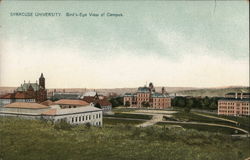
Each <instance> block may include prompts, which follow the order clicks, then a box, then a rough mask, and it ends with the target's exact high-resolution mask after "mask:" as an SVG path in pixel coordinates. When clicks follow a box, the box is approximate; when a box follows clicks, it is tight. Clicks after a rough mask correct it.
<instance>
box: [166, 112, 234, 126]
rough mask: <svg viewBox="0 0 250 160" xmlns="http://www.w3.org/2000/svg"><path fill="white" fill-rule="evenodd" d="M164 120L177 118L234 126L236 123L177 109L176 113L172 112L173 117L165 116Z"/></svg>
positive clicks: (178, 119) (186, 120)
mask: <svg viewBox="0 0 250 160" xmlns="http://www.w3.org/2000/svg"><path fill="white" fill-rule="evenodd" d="M166 120H177V121H185V122H203V123H215V124H225V125H230V126H234V127H236V125H235V124H234V123H232V122H228V121H223V120H219V119H214V118H209V117H204V116H200V115H197V114H194V113H191V112H190V113H189V112H183V111H179V112H178V113H175V114H173V117H171V118H170V119H168V118H166Z"/></svg>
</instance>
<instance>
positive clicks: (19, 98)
mask: <svg viewBox="0 0 250 160" xmlns="http://www.w3.org/2000/svg"><path fill="white" fill-rule="evenodd" d="M46 100H47V90H46V88H45V78H44V76H43V73H42V74H41V76H40V78H39V83H37V81H36V83H30V81H29V82H28V83H27V82H25V81H24V83H23V84H21V86H19V87H17V88H16V89H15V90H14V93H8V94H5V95H3V96H1V97H0V106H2V105H6V104H10V103H13V102H31V103H32V102H37V103H40V102H43V101H46Z"/></svg>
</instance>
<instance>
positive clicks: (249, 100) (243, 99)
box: [218, 98, 250, 102]
mask: <svg viewBox="0 0 250 160" xmlns="http://www.w3.org/2000/svg"><path fill="white" fill-rule="evenodd" d="M218 101H239V102H250V99H249V98H242V99H240V98H237V99H236V98H222V99H219V100H218Z"/></svg>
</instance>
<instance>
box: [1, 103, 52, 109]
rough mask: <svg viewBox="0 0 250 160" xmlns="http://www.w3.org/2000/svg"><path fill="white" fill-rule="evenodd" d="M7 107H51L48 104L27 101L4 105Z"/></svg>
mask: <svg viewBox="0 0 250 160" xmlns="http://www.w3.org/2000/svg"><path fill="white" fill-rule="evenodd" d="M3 107H5V108H26V109H44V108H49V107H48V106H45V105H42V104H38V103H26V102H14V103H10V104H7V105H4V106H3Z"/></svg>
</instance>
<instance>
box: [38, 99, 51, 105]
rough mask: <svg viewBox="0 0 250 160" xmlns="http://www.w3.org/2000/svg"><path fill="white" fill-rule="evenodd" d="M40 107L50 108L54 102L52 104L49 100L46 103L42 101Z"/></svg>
mask: <svg viewBox="0 0 250 160" xmlns="http://www.w3.org/2000/svg"><path fill="white" fill-rule="evenodd" d="M40 104H42V105H45V106H51V105H53V104H54V102H52V101H51V100H47V101H43V102H42V103H40Z"/></svg>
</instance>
